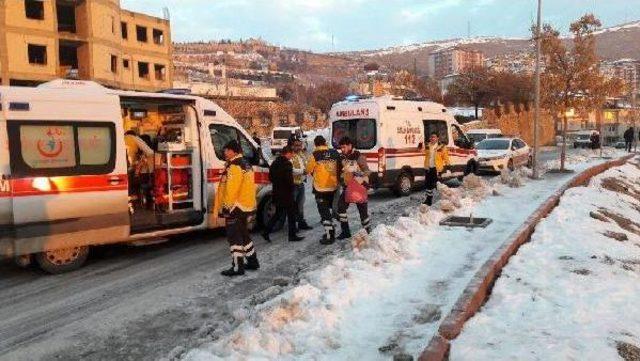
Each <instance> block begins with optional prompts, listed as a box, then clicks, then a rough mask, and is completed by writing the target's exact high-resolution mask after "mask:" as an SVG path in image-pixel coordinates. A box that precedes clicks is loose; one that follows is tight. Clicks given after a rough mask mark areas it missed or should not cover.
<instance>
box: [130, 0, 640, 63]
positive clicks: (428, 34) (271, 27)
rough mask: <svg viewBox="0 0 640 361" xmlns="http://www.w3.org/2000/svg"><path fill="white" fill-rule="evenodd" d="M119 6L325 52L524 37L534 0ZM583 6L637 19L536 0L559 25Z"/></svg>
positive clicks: (187, 34)
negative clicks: (164, 13) (460, 39)
mask: <svg viewBox="0 0 640 361" xmlns="http://www.w3.org/2000/svg"><path fill="white" fill-rule="evenodd" d="M121 5H122V7H123V8H125V9H129V10H134V11H140V12H144V13H148V14H150V15H155V16H162V8H163V7H167V8H168V9H169V12H170V14H171V22H172V34H173V39H174V41H193V40H205V41H207V40H218V39H227V38H230V39H233V40H237V39H240V38H242V39H247V38H250V37H261V38H263V39H265V40H267V41H269V42H270V43H273V44H276V45H282V46H289V47H294V48H300V49H307V50H313V51H318V52H327V51H332V50H334V49H335V50H337V51H342V50H363V49H377V48H382V47H388V46H395V45H406V44H411V43H415V42H423V41H430V40H443V39H450V38H457V37H466V36H467V24H468V22H469V21H470V22H471V35H472V36H507V37H526V36H528V35H529V28H530V26H531V24H532V21H533V20H534V17H535V9H536V8H535V6H536V0H342V1H340V0H121ZM586 12H594V13H595V14H596V15H597V16H598V17H599V18H600V20H602V22H603V25H604V26H613V25H617V24H620V23H624V22H629V21H634V20H640V0H544V10H543V14H544V18H545V21H546V22H550V23H552V24H554V25H555V26H557V27H559V28H561V30H562V31H563V32H566V31H567V30H568V24H569V23H570V22H571V21H572V20H575V19H577V18H579V17H580V16H581V15H582V14H584V13H586ZM332 37H333V42H332ZM332 44H333V45H332Z"/></svg>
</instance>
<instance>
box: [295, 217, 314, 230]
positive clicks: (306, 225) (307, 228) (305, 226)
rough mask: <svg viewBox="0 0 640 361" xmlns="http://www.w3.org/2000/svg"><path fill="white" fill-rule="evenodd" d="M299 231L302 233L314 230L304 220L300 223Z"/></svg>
mask: <svg viewBox="0 0 640 361" xmlns="http://www.w3.org/2000/svg"><path fill="white" fill-rule="evenodd" d="M298 229H299V230H301V231H309V230H312V229H313V228H312V227H310V226H309V225H308V224H307V221H305V220H304V219H303V220H301V221H300V222H298Z"/></svg>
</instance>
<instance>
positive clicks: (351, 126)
mask: <svg viewBox="0 0 640 361" xmlns="http://www.w3.org/2000/svg"><path fill="white" fill-rule="evenodd" d="M344 137H349V138H351V140H353V142H354V143H355V144H354V145H355V148H356V149H371V148H373V147H375V146H376V120H375V119H346V120H338V121H335V122H334V123H333V134H332V136H331V143H332V144H333V146H334V147H335V148H337V147H338V145H339V144H340V139H342V138H344Z"/></svg>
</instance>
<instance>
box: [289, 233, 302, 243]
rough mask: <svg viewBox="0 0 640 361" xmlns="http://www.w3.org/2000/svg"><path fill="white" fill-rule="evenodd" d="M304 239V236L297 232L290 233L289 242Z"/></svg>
mask: <svg viewBox="0 0 640 361" xmlns="http://www.w3.org/2000/svg"><path fill="white" fill-rule="evenodd" d="M303 239H304V237H300V236H298V235H297V234H290V235H289V242H300V241H302V240H303Z"/></svg>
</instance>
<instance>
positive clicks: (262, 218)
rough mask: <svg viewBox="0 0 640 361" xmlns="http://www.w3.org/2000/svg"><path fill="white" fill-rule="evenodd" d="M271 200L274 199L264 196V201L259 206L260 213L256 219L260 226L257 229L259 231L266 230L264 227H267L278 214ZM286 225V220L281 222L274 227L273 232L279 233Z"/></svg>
mask: <svg viewBox="0 0 640 361" xmlns="http://www.w3.org/2000/svg"><path fill="white" fill-rule="evenodd" d="M271 199H272V198H271V195H268V196H264V197H263V198H262V201H261V202H260V204H259V205H258V213H257V217H256V218H257V222H256V225H257V226H258V227H257V228H258V229H264V227H265V226H266V225H267V223H268V222H269V220H270V219H271V217H273V215H274V214H275V212H276V208H275V206H274V205H273V202H272V201H271ZM284 224H285V220H284V219H282V220H280V221H279V222H278V223H276V225H275V226H274V227H273V230H272V232H277V231H279V230H281V229H282V227H284Z"/></svg>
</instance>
